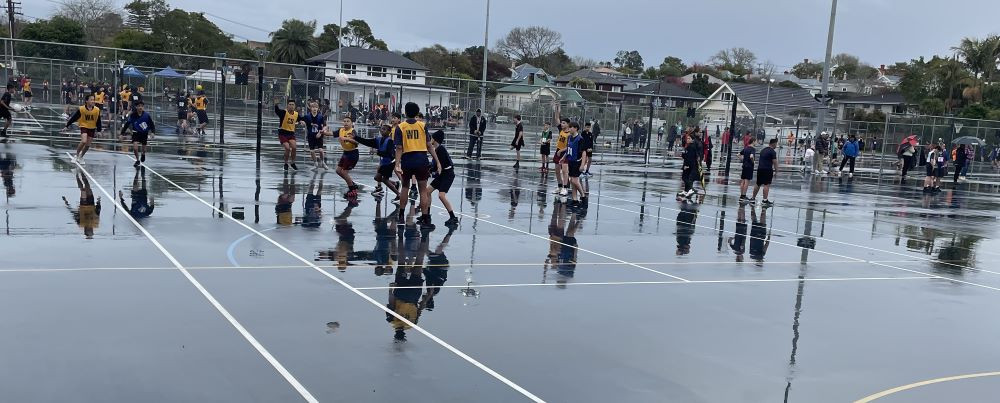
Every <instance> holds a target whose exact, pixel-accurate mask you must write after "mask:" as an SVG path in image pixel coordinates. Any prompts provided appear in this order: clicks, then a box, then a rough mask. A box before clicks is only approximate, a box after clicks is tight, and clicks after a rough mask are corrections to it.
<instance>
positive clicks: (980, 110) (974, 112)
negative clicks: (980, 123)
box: [958, 104, 990, 119]
mask: <svg viewBox="0 0 1000 403" xmlns="http://www.w3.org/2000/svg"><path fill="white" fill-rule="evenodd" d="M989 113H990V108H987V107H985V106H983V105H980V104H973V105H969V106H966V107H964V108H962V112H960V113H959V114H958V116H959V117H962V118H968V119H986V115H988V114H989Z"/></svg>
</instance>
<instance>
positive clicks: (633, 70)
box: [615, 50, 643, 74]
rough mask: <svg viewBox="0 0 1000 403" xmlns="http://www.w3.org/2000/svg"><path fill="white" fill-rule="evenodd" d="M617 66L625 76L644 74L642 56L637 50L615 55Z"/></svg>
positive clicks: (620, 52) (621, 51) (622, 51)
mask: <svg viewBox="0 0 1000 403" xmlns="http://www.w3.org/2000/svg"><path fill="white" fill-rule="evenodd" d="M615 66H616V67H617V68H618V71H621V72H622V73H625V74H639V73H642V68H643V63H642V56H641V55H639V51H636V50H619V51H618V53H617V54H616V55H615Z"/></svg>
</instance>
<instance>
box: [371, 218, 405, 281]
mask: <svg viewBox="0 0 1000 403" xmlns="http://www.w3.org/2000/svg"><path fill="white" fill-rule="evenodd" d="M386 208H388V205H387V207H386ZM398 214H399V207H396V209H395V210H393V211H392V212H391V213H388V214H386V215H382V203H376V204H375V219H374V220H372V224H373V225H374V226H375V249H373V250H372V260H374V261H375V275H376V276H382V275H386V274H392V266H393V264H394V262H395V260H396V242H395V240H396V217H397V215H398Z"/></svg>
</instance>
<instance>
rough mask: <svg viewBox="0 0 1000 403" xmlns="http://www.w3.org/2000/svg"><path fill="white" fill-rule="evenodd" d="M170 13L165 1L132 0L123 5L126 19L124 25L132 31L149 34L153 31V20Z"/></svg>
mask: <svg viewBox="0 0 1000 403" xmlns="http://www.w3.org/2000/svg"><path fill="white" fill-rule="evenodd" d="M168 11H170V6H168V5H167V2H166V1H165V0H132V2H131V3H128V4H126V5H125V12H126V14H127V18H126V20H125V24H126V25H127V26H128V27H129V28H132V29H134V30H138V31H142V32H150V31H152V30H153V20H155V19H157V18H159V17H161V16H163V15H164V14H166V13H167V12H168Z"/></svg>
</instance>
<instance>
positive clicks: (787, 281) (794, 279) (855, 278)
mask: <svg viewBox="0 0 1000 403" xmlns="http://www.w3.org/2000/svg"><path fill="white" fill-rule="evenodd" d="M930 279H935V278H934V277H928V276H910V277H847V278H837V277H834V278H776V279H749V280H688V281H609V282H582V283H576V282H567V283H563V284H558V283H514V284H471V285H467V284H463V285H441V286H434V288H506V287H553V286H556V287H562V286H577V285H646V284H650V285H655V284H753V283H793V282H798V281H808V282H815V281H887V280H930ZM424 287H425V286H412V287H411V286H406V287H398V286H393V287H386V286H380V287H358V289H359V290H388V289H396V288H414V289H415V288H424Z"/></svg>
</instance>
